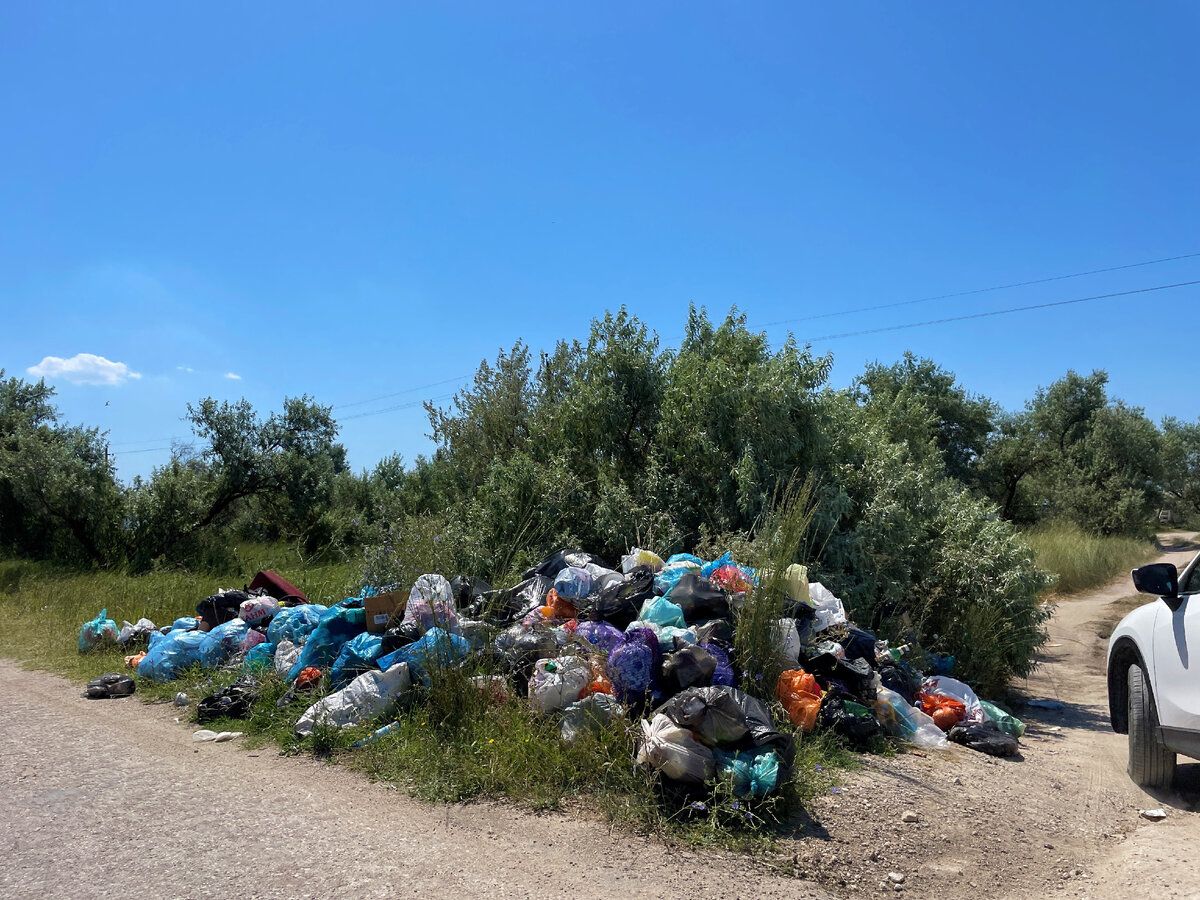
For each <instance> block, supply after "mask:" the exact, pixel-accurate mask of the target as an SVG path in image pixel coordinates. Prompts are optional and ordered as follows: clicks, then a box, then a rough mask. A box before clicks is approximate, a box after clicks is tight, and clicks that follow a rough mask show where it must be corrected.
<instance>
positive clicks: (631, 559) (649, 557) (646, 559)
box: [621, 547, 664, 575]
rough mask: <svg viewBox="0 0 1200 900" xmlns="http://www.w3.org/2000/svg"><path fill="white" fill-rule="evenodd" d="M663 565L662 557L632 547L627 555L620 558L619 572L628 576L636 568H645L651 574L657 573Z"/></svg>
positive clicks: (650, 551)
mask: <svg viewBox="0 0 1200 900" xmlns="http://www.w3.org/2000/svg"><path fill="white" fill-rule="evenodd" d="M663 565H664V563H663V560H662V557H661V556H659V555H658V554H657V553H655V552H654V551H653V550H643V549H641V548H639V547H634V548H633V549H632V550H630V551H629V553H628V554H626V555H625V556H622V557H621V571H622V572H624V573H625V574H626V575H628V574H629V573H630V572H632V571H633V570H634V569H636V568H637V567H638V566H647V567H649V569H650V571H651V572H658V571H660V570H661V569H662V567H663Z"/></svg>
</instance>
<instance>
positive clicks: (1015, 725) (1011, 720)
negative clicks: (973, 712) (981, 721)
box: [979, 700, 1025, 738]
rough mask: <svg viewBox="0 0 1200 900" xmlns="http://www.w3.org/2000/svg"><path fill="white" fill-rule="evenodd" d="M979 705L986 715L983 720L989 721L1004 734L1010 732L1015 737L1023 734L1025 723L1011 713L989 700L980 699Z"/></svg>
mask: <svg viewBox="0 0 1200 900" xmlns="http://www.w3.org/2000/svg"><path fill="white" fill-rule="evenodd" d="M979 706H980V708H981V709H982V710H983V714H984V716H985V717H986V719H985V721H987V722H991V723H992V724H993V725H995V726H996V727H997V728H999V729H1000V730H1001V731H1003V732H1004V733H1005V734H1010V735H1012V736H1013V737H1015V738H1020V737H1022V736H1024V734H1025V723H1024V722H1022V721H1021V720H1020V719H1018V718H1017V717H1016V716H1014V715H1013V714H1012V713H1007V712H1005V711H1004V710H1002V709H1001V708H1000V707H998V706H997V705H996V704H995V703H992V702H991V701H990V700H980V701H979Z"/></svg>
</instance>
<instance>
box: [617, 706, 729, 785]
mask: <svg viewBox="0 0 1200 900" xmlns="http://www.w3.org/2000/svg"><path fill="white" fill-rule="evenodd" d="M642 738H643V740H642V746H641V747H639V748H638V753H637V761H638V763H639V764H641V765H644V766H650V767H652V768H655V769H658V770H659V771H660V772H662V773H663V774H664V775H666V776H667V777H668V778H674V779H675V780H676V781H694V782H697V783H703V782H705V781H708V780H709V779H711V778H712V777H713V775H714V774H715V772H716V761H715V760H714V759H713V752H712V750H710V749H709V748H708V747H705V746H704V745H703V744H702V743H700V742H699V741H698V740H696V736H695V735H694V734H692V733H691V732H690V731H688V730H687V729H686V728H680V727H679V726H678V725H676V724H675V723H674V722H672V721H671V720H670V718H668V717H667V716H666V715H665V714H663V713H658V714H657V715H656V716H655V717H654V718H653V719H652V720H650V721H649V722H647V721H646V720H645V719H643V720H642Z"/></svg>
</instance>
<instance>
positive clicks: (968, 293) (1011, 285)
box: [761, 251, 1200, 328]
mask: <svg viewBox="0 0 1200 900" xmlns="http://www.w3.org/2000/svg"><path fill="white" fill-rule="evenodd" d="M1198 256H1200V251H1196V252H1195V253H1183V254H1180V255H1179V256H1164V257H1162V258H1161V259H1147V260H1143V261H1142V262H1135V263H1126V264H1124V265H1121V266H1107V267H1106V268H1103V269H1089V270H1088V271H1086V272H1072V273H1070V274H1069V275H1050V276H1048V277H1046V278H1034V279H1032V280H1030V281H1013V282H1010V283H1009V284H997V285H993V286H992V287H984V288H975V289H974V290H970V291H956V292H955V293H952V294H935V295H934V296H932V297H918V298H917V299H916V300H900V301H897V302H895V303H880V304H877V305H875V306H857V307H855V308H854V309H839V310H835V311H834V312H825V313H816V314H814V315H811V316H800V317H799V318H797V319H780V320H778V321H776V322H767V323H766V324H765V325H762V326H761V327H762V328H770V327H772V326H774V325H788V324H790V323H792V322H811V321H812V320H814V319H830V318H833V317H834V316H849V315H852V314H853V313H861V312H874V311H875V310H879V309H894V308H896V307H897V306H912V305H914V304H917V303H930V302H932V301H934V300H949V299H951V298H952V297H970V296H974V295H975V294H986V293H990V292H991V291H1006V290H1009V289H1010V288H1018V287H1029V286H1030V285H1034V284H1049V283H1050V282H1052V281H1065V280H1066V279H1068V278H1082V277H1083V276H1085V275H1100V274H1102V273H1104V272H1119V271H1121V270H1123V269H1136V268H1139V267H1141V266H1153V265H1158V264H1159V263H1166V262H1175V261H1177V260H1181V259H1195V258H1196V257H1198Z"/></svg>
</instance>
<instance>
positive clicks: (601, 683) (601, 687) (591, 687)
mask: <svg viewBox="0 0 1200 900" xmlns="http://www.w3.org/2000/svg"><path fill="white" fill-rule="evenodd" d="M612 693H615V692H614V691H613V684H612V682H611V681H609V680H608V676H607V675H605V674H604V667H603V666H599V665H597V664H596V663H592V680H591V681H590V682H588V684H587V686H586V687H585V688H584V689H583V692H582V693H580V695H579V699H580V700H582V699H583V698H584V697H590V696H591V695H592V694H612Z"/></svg>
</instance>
